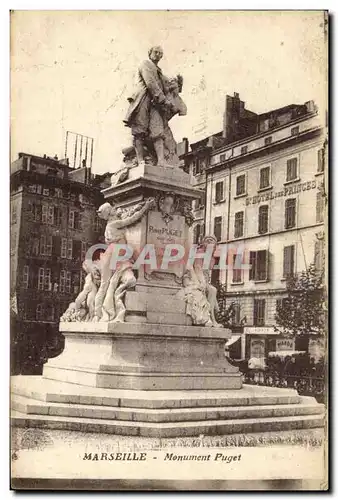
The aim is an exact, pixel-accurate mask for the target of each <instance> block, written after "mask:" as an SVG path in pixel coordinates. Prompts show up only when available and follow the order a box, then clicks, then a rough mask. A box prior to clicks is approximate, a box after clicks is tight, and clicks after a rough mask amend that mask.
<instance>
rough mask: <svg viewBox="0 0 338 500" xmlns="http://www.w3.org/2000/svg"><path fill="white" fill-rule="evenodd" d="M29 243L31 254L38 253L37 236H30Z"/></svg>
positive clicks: (38, 242)
mask: <svg viewBox="0 0 338 500" xmlns="http://www.w3.org/2000/svg"><path fill="white" fill-rule="evenodd" d="M30 245H31V255H39V246H40V241H39V238H31V241H30Z"/></svg>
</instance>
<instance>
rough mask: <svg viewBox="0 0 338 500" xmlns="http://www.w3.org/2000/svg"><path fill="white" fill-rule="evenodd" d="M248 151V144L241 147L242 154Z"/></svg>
mask: <svg viewBox="0 0 338 500" xmlns="http://www.w3.org/2000/svg"><path fill="white" fill-rule="evenodd" d="M247 152H248V146H242V147H241V155H246V154H247Z"/></svg>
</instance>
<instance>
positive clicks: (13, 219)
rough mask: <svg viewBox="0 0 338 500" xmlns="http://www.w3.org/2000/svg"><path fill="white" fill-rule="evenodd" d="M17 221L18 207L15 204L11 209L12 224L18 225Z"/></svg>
mask: <svg viewBox="0 0 338 500" xmlns="http://www.w3.org/2000/svg"><path fill="white" fill-rule="evenodd" d="M16 221H17V205H16V203H14V202H13V204H12V209H11V223H12V224H16Z"/></svg>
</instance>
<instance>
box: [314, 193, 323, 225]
mask: <svg viewBox="0 0 338 500" xmlns="http://www.w3.org/2000/svg"><path fill="white" fill-rule="evenodd" d="M323 212H324V199H323V195H322V193H321V192H320V191H318V193H317V197H316V222H323V220H324V214H323Z"/></svg>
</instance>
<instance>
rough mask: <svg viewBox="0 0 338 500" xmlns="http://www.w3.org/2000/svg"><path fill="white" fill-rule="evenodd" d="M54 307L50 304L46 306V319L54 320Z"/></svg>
mask: <svg viewBox="0 0 338 500" xmlns="http://www.w3.org/2000/svg"><path fill="white" fill-rule="evenodd" d="M54 315H55V308H54V306H52V305H51V304H48V305H47V307H46V314H45V319H46V321H54Z"/></svg>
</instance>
